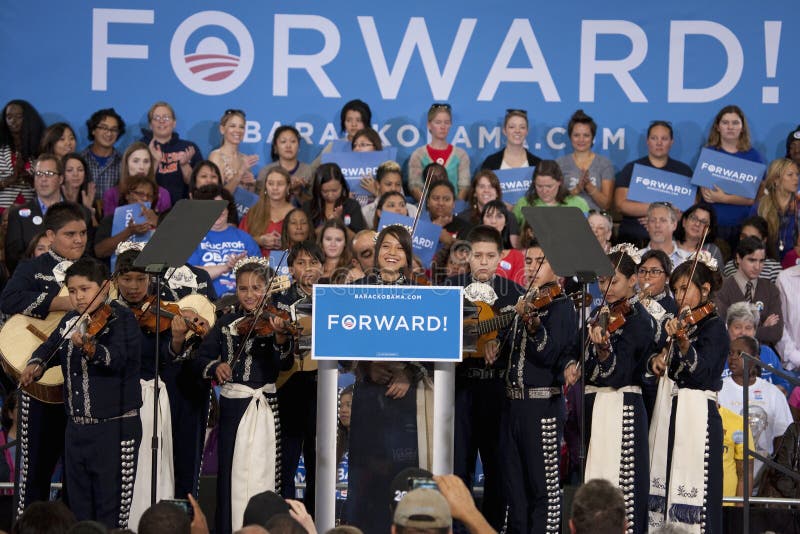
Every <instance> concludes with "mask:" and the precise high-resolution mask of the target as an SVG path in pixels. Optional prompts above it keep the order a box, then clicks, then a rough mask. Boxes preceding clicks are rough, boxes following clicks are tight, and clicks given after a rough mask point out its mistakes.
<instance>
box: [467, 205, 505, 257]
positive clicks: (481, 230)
mask: <svg viewBox="0 0 800 534" xmlns="http://www.w3.org/2000/svg"><path fill="white" fill-rule="evenodd" d="M483 212H484V213H486V208H484V210H483ZM467 241H469V242H470V243H472V244H474V243H494V244H495V245H497V251H498V252H503V238H502V237H501V236H500V232H498V231H497V229H496V228H493V227H491V226H489V225H487V224H479V225H478V226H476V227H475V228H473V229H472V230H470V231H469V233H468V234H467Z"/></svg>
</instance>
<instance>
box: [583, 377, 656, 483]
mask: <svg viewBox="0 0 800 534" xmlns="http://www.w3.org/2000/svg"><path fill="white" fill-rule="evenodd" d="M641 392H642V389H641V388H640V387H639V386H626V387H623V388H619V389H615V388H610V387H596V386H588V385H587V386H586V393H587V394H590V393H594V394H595V399H594V408H593V409H592V436H591V439H590V440H589V451H588V453H587V456H586V476H585V477H584V478H585V480H591V479H593V478H604V479H606V480H608V481H609V482H611V483H612V484H614V485H615V486H620V471H621V466H620V461H621V451H622V434H623V432H622V415H623V414H622V411H623V407H624V405H625V402H624V401H625V393H639V394H641Z"/></svg>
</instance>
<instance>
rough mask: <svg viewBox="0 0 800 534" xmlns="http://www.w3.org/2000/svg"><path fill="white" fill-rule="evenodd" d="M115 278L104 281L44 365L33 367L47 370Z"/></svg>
mask: <svg viewBox="0 0 800 534" xmlns="http://www.w3.org/2000/svg"><path fill="white" fill-rule="evenodd" d="M116 277H117V275H116V273H115V274H113V275H112V276H111V277H110V278H108V279H107V280H105V281H104V282H103V285H101V286H100V290H99V291H98V292H97V294H96V295H95V296H94V297H92V300H90V301H89V305H88V306H86V309H85V310H83V312H81V314H80V315H78V319H77V320H76V321H75V322H73V323H72V324H71V325H70V326H69V328H67V329H66V330H65V331H64V333H63V334H62V335H61V341H59V342H58V345H56V346H55V348H54V349H53V350H52V351H50V354H48V355H47V358H45V360H44V363H36V364H34V365H36V366H37V367H41V368H42V369H44V370H45V371H46V370H47V366H48V365H50V360H52V359H53V358H54V357H55V355H56V354H58V351H59V350H60V349H61V347H62V345H64V342H65V341H66V340H67V339H69V338H70V337H71V334H72V331H73V330H75V327H76V326H77V325H79V324H81V323H83V321H84V320H85V319H86V317H88V316H89V310H90V309H91V308H92V306H93V305H94V303H95V301H96V300H97V298H98V297H99V296H100V295H102V294H103V291H104V290H105V288H106V287H108V286H109V285H110V284H111V281H112V280H114V279H115V278H116ZM26 367H27V364H26ZM21 388H22V385H21V384H17V389H18V390H19V389H21Z"/></svg>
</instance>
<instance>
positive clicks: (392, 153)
mask: <svg viewBox="0 0 800 534" xmlns="http://www.w3.org/2000/svg"><path fill="white" fill-rule="evenodd" d="M396 157H397V149H396V148H394V147H390V148H387V149H385V150H378V151H374V152H327V153H325V154H323V155H322V159H321V161H322V163H335V164H337V165H338V166H339V167H341V169H342V174H343V175H344V179H345V180H347V185H348V186H350V192H352V193H354V194H356V195H365V196H370V197H371V196H372V193H370V192H369V191H367V190H366V189H364V188H363V187H361V179H362V178H364V177H365V176H367V177H374V176H375V173H376V172H377V171H378V167H379V166H380V164H381V163H383V162H384V161H389V160H394V158H396Z"/></svg>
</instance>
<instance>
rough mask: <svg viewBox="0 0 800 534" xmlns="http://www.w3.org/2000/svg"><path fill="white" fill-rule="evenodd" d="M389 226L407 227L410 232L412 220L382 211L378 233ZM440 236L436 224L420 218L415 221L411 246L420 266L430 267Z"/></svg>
mask: <svg viewBox="0 0 800 534" xmlns="http://www.w3.org/2000/svg"><path fill="white" fill-rule="evenodd" d="M390 224H402V225H403V226H406V227H408V229H409V232H410V231H411V230H410V228H411V227H412V225H413V224H414V219H412V218H411V217H406V216H405V215H400V214H399V213H392V212H391V211H384V212H383V213H381V218H380V220H379V221H378V232H380V231H381V230H383V229H384V228H385V227H386V226H389V225H390ZM441 234H442V227H441V226H439V225H438V224H433V223H432V222H431V221H430V220H427V221H426V220H423V219H422V218H420V219H419V220H418V221H417V229H416V230H415V231H414V237H413V240H412V242H411V246H412V250H413V251H414V254H416V255H417V256H419V259H420V261H422V265H430V264H431V262H432V261H433V255H434V254H435V253H436V249H437V248H439V236H440V235H441Z"/></svg>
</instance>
